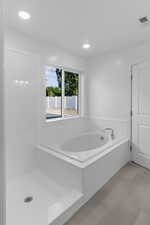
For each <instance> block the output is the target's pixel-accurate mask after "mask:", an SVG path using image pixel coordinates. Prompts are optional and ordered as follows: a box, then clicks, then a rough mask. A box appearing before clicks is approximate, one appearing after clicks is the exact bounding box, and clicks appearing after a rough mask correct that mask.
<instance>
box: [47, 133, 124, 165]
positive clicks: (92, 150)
mask: <svg viewBox="0 0 150 225" xmlns="http://www.w3.org/2000/svg"><path fill="white" fill-rule="evenodd" d="M119 141H121V140H120V139H119V140H118V139H117V138H114V139H113V140H112V138H111V136H110V135H106V134H105V133H104V132H103V131H99V132H86V133H82V134H80V135H78V136H75V137H73V138H71V139H68V140H66V141H65V142H64V143H62V144H59V145H45V146H44V147H46V148H48V149H51V150H53V151H55V152H58V153H61V154H62V155H64V156H67V157H69V158H70V159H74V160H76V161H78V162H86V161H88V160H90V159H92V158H93V157H95V156H96V155H99V154H101V153H102V152H104V151H105V150H106V149H108V148H109V147H111V146H112V145H115V144H116V143H118V142H119Z"/></svg>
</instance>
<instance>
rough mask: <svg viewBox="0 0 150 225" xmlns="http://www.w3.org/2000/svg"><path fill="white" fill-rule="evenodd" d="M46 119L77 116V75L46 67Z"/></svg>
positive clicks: (78, 83) (78, 76)
mask: <svg viewBox="0 0 150 225" xmlns="http://www.w3.org/2000/svg"><path fill="white" fill-rule="evenodd" d="M45 74H46V119H47V120H49V119H53V118H61V117H63V118H65V117H73V116H77V115H79V90H80V89H79V86H80V82H79V81H80V75H79V73H75V72H70V71H69V70H64V69H62V68H54V67H49V66H47V67H46V71H45Z"/></svg>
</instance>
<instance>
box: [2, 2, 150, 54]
mask: <svg viewBox="0 0 150 225" xmlns="http://www.w3.org/2000/svg"><path fill="white" fill-rule="evenodd" d="M19 10H24V11H27V12H29V13H30V14H31V16H32V18H31V19H30V20H29V21H23V20H21V19H20V18H19V17H18V11H19ZM145 15H146V16H149V18H150V0H5V16H6V17H5V21H6V23H7V24H8V25H9V26H12V27H14V28H15V29H17V30H19V31H21V32H24V33H26V34H28V35H30V36H32V37H34V38H36V39H40V40H44V41H48V42H50V43H53V44H55V45H56V46H59V47H61V48H63V49H65V50H67V51H69V52H71V53H74V54H76V55H81V56H93V55H97V54H102V53H105V52H108V51H113V50H115V49H120V48H129V47H131V46H136V45H137V44H140V43H142V42H145V41H149V40H150V25H141V24H140V23H139V22H138V18H139V17H142V16H145ZM86 41H89V42H90V44H91V48H90V49H89V50H84V49H82V44H83V43H85V42H86Z"/></svg>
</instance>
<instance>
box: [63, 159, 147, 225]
mask: <svg viewBox="0 0 150 225" xmlns="http://www.w3.org/2000/svg"><path fill="white" fill-rule="evenodd" d="M66 225H150V170H148V169H145V168H143V167H140V166H138V165H136V164H133V163H129V164H127V165H126V166H125V167H124V168H122V169H121V170H120V171H119V172H118V173H117V174H116V175H115V176H114V177H113V178H112V179H111V180H110V181H109V182H108V183H107V184H105V185H104V187H103V188H102V189H101V190H100V191H99V192H98V193H97V194H96V195H95V196H94V197H93V198H92V199H91V200H90V201H89V202H88V203H86V204H85V205H84V206H83V207H82V208H81V209H80V210H79V211H78V212H77V213H76V214H75V215H74V216H73V217H72V218H71V220H70V221H69V222H68V223H66Z"/></svg>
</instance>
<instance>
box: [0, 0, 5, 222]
mask: <svg viewBox="0 0 150 225" xmlns="http://www.w3.org/2000/svg"><path fill="white" fill-rule="evenodd" d="M3 92H4V82H3V18H2V1H1V0H0V103H1V106H0V225H5V173H4V169H5V168H4V166H5V157H4V155H5V153H4V114H3V111H4V99H3Z"/></svg>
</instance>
